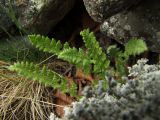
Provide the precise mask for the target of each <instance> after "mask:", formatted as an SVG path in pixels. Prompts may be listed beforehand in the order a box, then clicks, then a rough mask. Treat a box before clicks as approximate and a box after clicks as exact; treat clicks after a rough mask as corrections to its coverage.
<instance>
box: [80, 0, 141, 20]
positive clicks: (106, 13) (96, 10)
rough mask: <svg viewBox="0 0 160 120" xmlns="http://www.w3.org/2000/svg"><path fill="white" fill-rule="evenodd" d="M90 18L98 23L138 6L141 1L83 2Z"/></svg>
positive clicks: (101, 0)
mask: <svg viewBox="0 0 160 120" xmlns="http://www.w3.org/2000/svg"><path fill="white" fill-rule="evenodd" d="M83 1H84V4H85V7H86V9H87V11H88V13H89V14H90V16H91V17H92V18H93V19H94V20H95V21H98V22H102V21H103V20H105V19H106V18H108V17H110V16H112V15H114V14H116V13H118V12H120V11H122V10H125V9H128V8H130V7H131V6H133V5H136V4H137V3H138V2H139V1H141V0H83Z"/></svg>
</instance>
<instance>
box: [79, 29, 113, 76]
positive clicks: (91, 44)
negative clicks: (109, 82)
mask: <svg viewBox="0 0 160 120" xmlns="http://www.w3.org/2000/svg"><path fill="white" fill-rule="evenodd" d="M80 35H81V36H82V38H83V41H84V43H85V46H86V48H87V56H89V58H90V60H91V61H92V64H93V65H94V67H93V72H94V73H96V74H98V73H101V72H105V71H106V69H107V68H108V67H109V63H110V61H109V59H108V58H107V56H106V54H105V53H104V52H103V51H102V48H101V47H100V45H99V42H98V41H97V40H96V37H95V36H94V33H93V32H90V31H89V29H85V30H83V31H81V33H80Z"/></svg>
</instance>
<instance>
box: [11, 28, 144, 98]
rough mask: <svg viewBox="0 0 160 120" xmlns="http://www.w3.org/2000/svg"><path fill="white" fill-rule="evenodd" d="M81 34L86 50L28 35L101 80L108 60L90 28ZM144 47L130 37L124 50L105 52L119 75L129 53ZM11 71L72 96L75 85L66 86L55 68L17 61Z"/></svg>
mask: <svg viewBox="0 0 160 120" xmlns="http://www.w3.org/2000/svg"><path fill="white" fill-rule="evenodd" d="M80 35H81V36H82V38H83V41H84V43H85V47H86V50H83V49H81V48H79V49H77V48H75V47H73V48H71V47H70V46H69V44H68V43H67V42H66V43H65V44H64V45H62V44H61V43H60V41H56V40H55V39H49V38H48V37H44V36H41V35H29V40H30V42H31V43H32V44H33V45H34V46H35V47H36V48H38V49H39V50H42V51H44V52H48V53H52V54H54V55H56V56H57V57H58V58H59V59H63V60H65V61H68V62H69V63H71V64H74V65H75V66H76V67H77V68H80V69H82V70H83V72H84V73H86V74H90V73H93V74H94V75H95V76H96V78H99V79H104V78H105V73H106V71H109V69H110V68H111V66H110V60H109V58H108V57H107V56H106V54H105V53H104V52H103V51H102V48H101V47H100V45H99V43H98V41H97V40H96V38H95V36H94V34H93V32H90V31H89V29H85V30H83V31H82V32H81V33H80ZM145 50H147V47H146V44H145V43H144V42H143V41H142V40H137V39H135V40H131V41H129V42H128V43H127V44H126V45H125V51H124V52H122V51H121V50H120V49H119V48H117V47H116V46H110V47H109V48H108V54H110V55H111V56H112V57H114V58H115V60H116V71H115V72H118V73H119V74H120V75H122V76H123V75H124V73H125V70H124V69H125V67H124V66H125V65H126V63H127V60H128V58H129V56H130V55H138V54H140V53H142V52H144V51H145ZM9 69H10V70H14V71H17V72H18V73H20V74H21V75H23V76H25V77H27V78H32V79H33V80H38V81H39V82H40V83H42V84H45V85H46V86H51V87H53V88H54V89H60V90H61V91H63V92H69V93H70V95H72V96H75V93H76V85H75V83H73V84H71V86H72V87H70V89H67V86H68V83H67V80H65V78H64V77H63V76H62V75H59V74H57V73H56V72H54V71H51V70H48V69H47V68H46V67H43V68H42V69H40V67H39V66H38V65H35V64H33V63H28V62H26V63H24V62H21V63H20V62H18V63H15V64H14V65H11V66H10V67H9Z"/></svg>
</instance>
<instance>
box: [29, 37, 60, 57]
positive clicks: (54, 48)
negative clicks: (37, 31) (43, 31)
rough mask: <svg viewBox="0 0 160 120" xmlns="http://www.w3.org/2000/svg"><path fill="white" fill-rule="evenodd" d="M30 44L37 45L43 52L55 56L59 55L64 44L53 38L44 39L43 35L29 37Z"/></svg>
mask: <svg viewBox="0 0 160 120" xmlns="http://www.w3.org/2000/svg"><path fill="white" fill-rule="evenodd" d="M28 37H29V40H30V42H31V43H32V44H33V45H35V47H36V48H38V49H39V50H43V51H44V52H49V53H53V54H55V55H57V54H59V52H60V51H61V49H62V44H61V43H60V41H56V40H55V39H53V38H52V40H51V39H49V38H48V37H44V36H41V35H29V36H28Z"/></svg>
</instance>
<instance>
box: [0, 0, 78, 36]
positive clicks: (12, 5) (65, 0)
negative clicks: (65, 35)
mask: <svg viewBox="0 0 160 120" xmlns="http://www.w3.org/2000/svg"><path fill="white" fill-rule="evenodd" d="M75 1H76V0H13V1H11V2H9V0H0V26H3V28H5V29H6V30H7V31H8V30H9V29H10V27H11V26H13V24H16V26H18V28H20V29H26V30H27V31H29V32H32V33H33V32H34V33H40V34H47V33H48V32H49V31H50V30H51V28H53V27H54V26H55V25H56V24H57V23H58V22H59V21H60V20H62V19H63V17H64V16H65V15H66V14H67V13H68V12H69V11H70V9H71V8H72V7H73V6H74V3H75ZM7 11H9V12H7ZM15 18H16V19H15ZM12 21H13V22H12ZM2 32H3V30H0V35H1V33H2ZM0 37H1V36H0Z"/></svg>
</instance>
